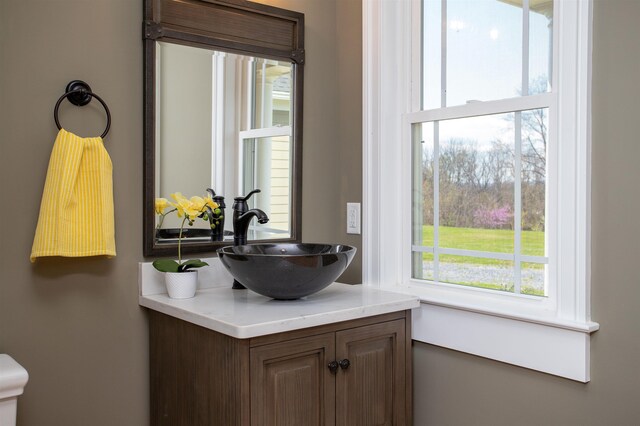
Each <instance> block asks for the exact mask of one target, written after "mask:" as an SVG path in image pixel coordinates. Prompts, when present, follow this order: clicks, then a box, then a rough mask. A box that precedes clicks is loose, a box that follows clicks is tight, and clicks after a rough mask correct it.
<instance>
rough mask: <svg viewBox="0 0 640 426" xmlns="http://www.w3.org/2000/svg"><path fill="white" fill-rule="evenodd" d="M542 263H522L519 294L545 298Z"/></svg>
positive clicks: (544, 266) (543, 267) (543, 266)
mask: <svg viewBox="0 0 640 426" xmlns="http://www.w3.org/2000/svg"><path fill="white" fill-rule="evenodd" d="M546 267H547V265H543V264H542V263H527V262H522V263H521V266H520V293H522V294H529V295H532V296H547V291H546V288H545V285H544V283H545V279H544V276H545V270H546Z"/></svg>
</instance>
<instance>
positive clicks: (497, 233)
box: [421, 225, 544, 267]
mask: <svg viewBox="0 0 640 426" xmlns="http://www.w3.org/2000/svg"><path fill="white" fill-rule="evenodd" d="M439 229H440V235H439V240H440V244H439V246H440V247H446V248H453V249H462V250H477V251H489V252H497V253H513V231H511V230H505V229H477V228H454V227H446V226H441V227H440V228H439ZM422 238H423V241H422V244H421V245H425V246H433V226H426V225H425V226H423V229H422ZM521 245H522V254H524V255H528V256H544V232H542V231H522V241H521ZM431 258H432V255H431V254H430V253H425V254H424V259H425V260H430V259H431ZM440 260H441V261H442V262H451V263H474V264H479V265H505V266H506V265H510V264H511V263H512V262H510V261H505V260H497V259H483V258H479V257H473V258H469V257H462V256H451V255H442V256H440ZM540 267H542V265H540Z"/></svg>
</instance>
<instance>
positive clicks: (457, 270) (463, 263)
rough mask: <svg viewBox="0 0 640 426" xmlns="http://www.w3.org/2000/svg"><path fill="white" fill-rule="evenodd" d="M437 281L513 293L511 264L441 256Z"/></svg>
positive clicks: (502, 261) (508, 262) (481, 259)
mask: <svg viewBox="0 0 640 426" xmlns="http://www.w3.org/2000/svg"><path fill="white" fill-rule="evenodd" d="M438 274H439V281H440V282H445V283H450V284H461V285H466V286H471V287H480V288H486V289H491V290H501V291H506V292H510V293H513V290H514V285H513V276H514V269H513V262H511V261H508V260H497V259H483V258H479V257H468V256H454V255H441V256H440V262H439V264H438Z"/></svg>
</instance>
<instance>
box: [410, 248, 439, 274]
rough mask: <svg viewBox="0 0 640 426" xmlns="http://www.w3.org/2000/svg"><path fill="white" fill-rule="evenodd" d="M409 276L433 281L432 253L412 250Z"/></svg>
mask: <svg viewBox="0 0 640 426" xmlns="http://www.w3.org/2000/svg"><path fill="white" fill-rule="evenodd" d="M412 268H413V272H412V274H411V278H415V279H419V280H429V281H433V280H434V279H435V276H434V273H433V268H434V263H433V253H424V252H413V259H412Z"/></svg>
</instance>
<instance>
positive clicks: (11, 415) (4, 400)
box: [0, 354, 29, 426]
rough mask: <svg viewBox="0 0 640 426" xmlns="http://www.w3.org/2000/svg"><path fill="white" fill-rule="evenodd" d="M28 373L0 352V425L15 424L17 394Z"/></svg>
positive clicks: (12, 425)
mask: <svg viewBox="0 0 640 426" xmlns="http://www.w3.org/2000/svg"><path fill="white" fill-rule="evenodd" d="M28 380H29V374H28V373H27V370H25V369H24V368H23V367H22V366H21V365H20V364H18V363H17V362H16V361H15V360H14V359H13V358H11V357H10V356H9V355H7V354H0V426H15V424H16V411H17V410H18V396H19V395H22V391H23V389H24V385H26V384H27V381H28Z"/></svg>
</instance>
